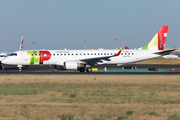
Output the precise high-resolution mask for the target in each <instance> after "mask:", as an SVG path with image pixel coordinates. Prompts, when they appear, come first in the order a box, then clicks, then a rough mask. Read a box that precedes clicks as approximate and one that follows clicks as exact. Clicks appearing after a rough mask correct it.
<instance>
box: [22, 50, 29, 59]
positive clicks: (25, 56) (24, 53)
mask: <svg viewBox="0 0 180 120" xmlns="http://www.w3.org/2000/svg"><path fill="white" fill-rule="evenodd" d="M23 57H24V60H25V61H27V60H28V54H27V51H24V52H23Z"/></svg>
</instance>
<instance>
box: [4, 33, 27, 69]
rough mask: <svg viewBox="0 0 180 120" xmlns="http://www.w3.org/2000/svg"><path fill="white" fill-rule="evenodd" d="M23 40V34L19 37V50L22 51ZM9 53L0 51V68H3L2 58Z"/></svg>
mask: <svg viewBox="0 0 180 120" xmlns="http://www.w3.org/2000/svg"><path fill="white" fill-rule="evenodd" d="M23 41H24V38H23V36H22V37H21V42H20V47H19V51H22V50H23ZM9 54H10V53H7V52H2V53H0V64H1V65H0V69H4V64H2V63H1V61H2V60H3V59H5V58H6V57H7V56H8V55H9Z"/></svg>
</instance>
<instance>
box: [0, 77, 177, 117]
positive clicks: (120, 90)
mask: <svg viewBox="0 0 180 120" xmlns="http://www.w3.org/2000/svg"><path fill="white" fill-rule="evenodd" d="M27 91H31V92H27ZM179 105H180V75H177V76H171V75H167V76H163V75H150V76H148V75H1V76H0V119H17V120H19V119H23V120H24V119H36V120H41V119H48V120H49V119H61V117H62V116H63V114H64V115H67V114H69V115H72V116H73V115H75V116H74V119H76V120H79V119H80V120H81V119H83V120H89V119H93V120H98V119H106V120H112V119H114V120H117V119H129V120H133V119H134V120H137V119H138V120H139V119H142V120H150V119H158V120H159V119H162V120H164V119H179V118H180V115H179V113H180V109H179V108H180V107H179Z"/></svg>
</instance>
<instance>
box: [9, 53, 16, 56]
mask: <svg viewBox="0 0 180 120" xmlns="http://www.w3.org/2000/svg"><path fill="white" fill-rule="evenodd" d="M9 56H17V53H11V54H10V55H9Z"/></svg>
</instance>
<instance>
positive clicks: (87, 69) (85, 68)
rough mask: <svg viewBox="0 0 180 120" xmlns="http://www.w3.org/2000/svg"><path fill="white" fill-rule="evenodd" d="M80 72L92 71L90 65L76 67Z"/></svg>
mask: <svg viewBox="0 0 180 120" xmlns="http://www.w3.org/2000/svg"><path fill="white" fill-rule="evenodd" d="M78 70H79V71H80V72H85V71H86V72H92V68H91V67H81V68H79V69H78Z"/></svg>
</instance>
